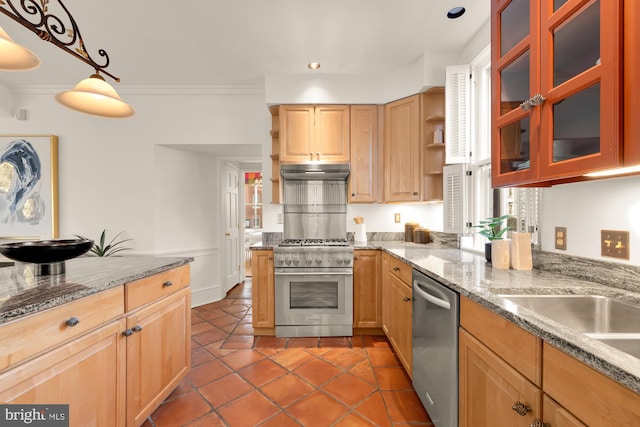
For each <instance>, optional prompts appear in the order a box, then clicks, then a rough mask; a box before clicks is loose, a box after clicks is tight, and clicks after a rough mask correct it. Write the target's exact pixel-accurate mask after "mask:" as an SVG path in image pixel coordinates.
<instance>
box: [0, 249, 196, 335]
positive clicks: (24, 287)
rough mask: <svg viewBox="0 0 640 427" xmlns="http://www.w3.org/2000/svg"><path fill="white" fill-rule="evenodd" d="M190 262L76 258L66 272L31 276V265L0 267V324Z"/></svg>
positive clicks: (161, 259)
mask: <svg viewBox="0 0 640 427" xmlns="http://www.w3.org/2000/svg"><path fill="white" fill-rule="evenodd" d="M191 261H193V259H191V258H163V257H159V258H156V257H150V256H123V257H80V258H75V259H72V260H69V261H66V262H65V264H66V265H65V269H66V272H65V273H64V274H60V275H54V276H34V265H33V264H22V263H16V265H15V266H11V267H4V268H0V324H2V323H5V322H8V321H11V320H15V319H18V318H20V317H22V316H26V315H28V314H32V313H36V312H39V311H42V310H46V309H48V308H52V307H55V306H58V305H61V304H64V303H67V302H70V301H73V300H76V299H78V298H82V297H84V296H88V295H92V294H95V293H98V292H100V291H104V290H106V289H110V288H113V287H116V286H122V285H123V284H125V283H128V282H132V281H134V280H138V279H141V278H143V277H146V276H151V275H153V274H156V273H160V272H163V271H166V270H170V269H172V268H175V267H179V266H181V265H184V264H187V263H189V262H191Z"/></svg>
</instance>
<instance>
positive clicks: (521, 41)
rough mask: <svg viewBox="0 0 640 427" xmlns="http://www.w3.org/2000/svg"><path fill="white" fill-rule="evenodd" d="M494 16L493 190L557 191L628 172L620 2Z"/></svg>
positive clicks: (565, 0) (501, 11)
mask: <svg viewBox="0 0 640 427" xmlns="http://www.w3.org/2000/svg"><path fill="white" fill-rule="evenodd" d="M492 8H493V9H492V63H493V67H492V68H493V76H492V77H493V79H492V81H493V88H492V91H493V102H492V128H493V136H492V138H493V141H492V175H493V176H492V181H493V185H494V186H496V187H497V186H510V185H525V184H529V185H532V184H539V185H551V184H553V183H557V182H563V181H567V180H572V179H576V177H580V176H582V175H583V174H585V173H587V172H591V171H595V170H598V169H606V168H612V167H616V166H619V165H620V164H621V162H622V150H621V143H622V141H621V132H620V129H621V123H622V117H621V113H622V110H621V93H620V88H621V68H620V67H621V64H622V63H621V60H620V58H621V47H622V44H621V28H622V27H621V23H622V14H621V12H622V6H621V1H620V0H494V1H493V3H492ZM578 179H579V178H578Z"/></svg>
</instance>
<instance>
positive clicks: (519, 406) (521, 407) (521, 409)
mask: <svg viewBox="0 0 640 427" xmlns="http://www.w3.org/2000/svg"><path fill="white" fill-rule="evenodd" d="M511 409H513V410H514V411H516V412H517V413H518V415H522V416H523V417H524V416H525V415H527V412H529V411H531V408H529V407H528V406H527V405H525V404H524V403H522V402H520V401H519V400H517V401H516V402H515V403H514V404H513V406H512V407H511Z"/></svg>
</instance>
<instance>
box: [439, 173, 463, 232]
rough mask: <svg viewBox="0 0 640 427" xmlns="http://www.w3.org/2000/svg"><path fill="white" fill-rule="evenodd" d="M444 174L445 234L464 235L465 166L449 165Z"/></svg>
mask: <svg viewBox="0 0 640 427" xmlns="http://www.w3.org/2000/svg"><path fill="white" fill-rule="evenodd" d="M443 173H444V186H445V188H444V232H445V233H464V232H465V228H466V225H465V224H466V222H467V221H468V219H467V201H468V197H467V194H466V185H465V181H466V168H465V165H462V164H458V165H449V166H445V167H444V169H443Z"/></svg>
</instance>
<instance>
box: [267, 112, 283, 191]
mask: <svg viewBox="0 0 640 427" xmlns="http://www.w3.org/2000/svg"><path fill="white" fill-rule="evenodd" d="M269 112H270V113H271V132H270V135H271V154H270V155H269V158H271V203H280V195H281V194H282V180H281V179H280V178H281V176H280V107H279V106H277V105H275V106H273V107H269Z"/></svg>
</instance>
